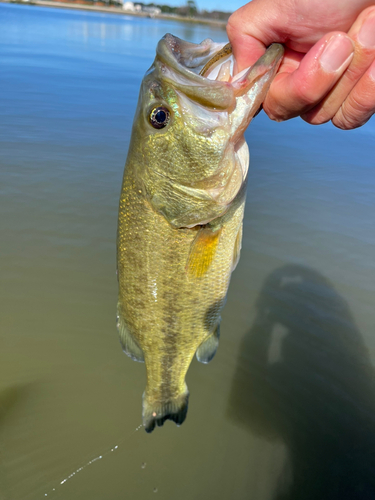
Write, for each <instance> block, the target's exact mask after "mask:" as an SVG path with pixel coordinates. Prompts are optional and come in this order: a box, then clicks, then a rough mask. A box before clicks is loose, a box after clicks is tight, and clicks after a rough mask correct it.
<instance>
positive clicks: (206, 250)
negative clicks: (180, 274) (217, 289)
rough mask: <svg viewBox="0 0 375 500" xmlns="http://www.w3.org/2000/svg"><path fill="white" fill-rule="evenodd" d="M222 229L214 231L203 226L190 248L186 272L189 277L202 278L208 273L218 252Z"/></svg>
mask: <svg viewBox="0 0 375 500" xmlns="http://www.w3.org/2000/svg"><path fill="white" fill-rule="evenodd" d="M220 234H221V229H219V230H217V231H213V230H212V228H211V227H209V226H202V227H201V228H200V229H199V230H198V233H197V235H196V237H195V238H194V241H193V243H192V245H191V248H190V253H189V257H188V261H187V264H186V272H187V274H188V275H189V276H192V277H195V278H200V277H202V276H204V275H205V274H206V272H207V271H208V269H209V267H210V265H211V263H212V260H213V258H214V255H215V253H216V250H217V246H218V243H219V239H220Z"/></svg>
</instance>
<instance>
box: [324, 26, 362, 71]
mask: <svg viewBox="0 0 375 500" xmlns="http://www.w3.org/2000/svg"><path fill="white" fill-rule="evenodd" d="M353 53H354V43H353V42H352V41H351V39H350V38H349V37H348V36H345V35H340V34H339V35H333V36H332V38H330V39H329V40H328V42H327V44H326V46H325V47H324V50H323V53H322V55H321V56H320V58H319V59H320V65H321V66H322V68H323V69H324V71H327V73H334V72H336V71H338V70H340V69H342V68H343V67H344V66H346V65H348V64H349V62H350V60H351V58H352V57H353Z"/></svg>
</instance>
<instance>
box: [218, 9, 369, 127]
mask: <svg viewBox="0 0 375 500" xmlns="http://www.w3.org/2000/svg"><path fill="white" fill-rule="evenodd" d="M227 32H228V38H229V41H230V42H231V44H232V48H233V53H234V56H235V59H236V62H237V70H238V71H241V70H242V69H243V68H245V67H247V66H249V65H250V64H252V63H253V62H254V61H255V60H257V59H258V58H259V57H260V55H262V54H263V52H264V50H265V48H266V47H267V46H268V45H270V44H271V43H273V42H280V43H283V44H284V45H285V47H286V51H285V56H284V60H283V62H282V64H281V66H280V69H279V72H278V75H277V76H276V78H275V79H274V81H273V83H272V85H271V87H270V90H269V92H268V94H267V97H266V100H265V102H264V104H263V108H264V110H265V112H266V113H267V114H268V116H269V117H270V118H272V119H274V120H278V121H282V120H287V119H289V118H293V117H295V116H301V117H302V118H303V119H304V120H305V121H307V122H309V123H312V124H321V123H325V122H327V121H329V120H332V122H333V124H334V125H336V126H337V127H339V128H342V129H351V128H356V127H359V126H361V125H363V124H364V123H365V122H366V121H367V120H368V119H369V118H370V117H371V116H372V115H373V114H374V112H375V1H374V0H253V1H252V2H250V3H249V4H247V5H245V6H244V7H241V8H240V9H239V10H237V11H236V12H235V13H234V14H232V16H231V17H230V18H229V21H228V26H227Z"/></svg>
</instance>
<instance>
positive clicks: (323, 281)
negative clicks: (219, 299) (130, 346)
mask: <svg viewBox="0 0 375 500" xmlns="http://www.w3.org/2000/svg"><path fill="white" fill-rule="evenodd" d="M167 32H171V33H173V34H175V35H177V36H179V37H181V38H183V39H187V40H190V41H193V42H200V41H202V40H203V39H204V38H207V37H210V38H213V39H214V40H215V41H225V40H226V35H225V31H224V30H220V29H214V28H210V27H208V26H201V25H193V24H182V23H177V22H173V21H162V20H151V19H144V18H137V17H130V16H115V15H110V14H99V13H93V12H84V11H70V10H65V9H64V10H60V9H48V8H42V7H36V6H25V5H8V4H0V64H1V73H0V96H1V98H0V213H1V216H0V231H1V233H0V234H1V244H0V272H1V274H0V276H1V282H0V304H1V320H0V340H1V350H0V499H1V500H3V499H6V500H8V499H16V500H19V499H25V500H26V499H27V500H29V499H30V500H34V499H35V500H36V499H41V498H61V499H69V500H72V499H77V500H78V499H79V500H86V499H87V500H102V499H103V498H110V499H111V500H117V499H120V498H137V499H140V500H143V499H146V498H150V497H152V498H155V495H161V496H163V498H165V499H167V500H169V499H176V498H179V499H180V500H184V499H186V500H191V499H193V498H194V499H201V498H217V499H218V500H221V499H223V500H224V499H225V500H227V499H228V498H236V499H237V500H242V499H250V498H251V499H256V500H266V499H267V500H268V499H276V500H310V499H311V500H312V499H314V500H316V499H318V498H319V499H324V500H328V499H329V500H332V499H333V500H338V499H340V500H342V499H346V498H348V499H349V498H350V499H353V498H355V499H366V500H367V499H370V498H371V499H372V498H374V495H375V484H374V477H375V459H374V452H373V450H374V449H375V448H374V446H375V420H374V419H375V417H374V415H375V394H374V391H375V375H374V373H375V372H374V362H375V341H374V327H375V308H374V299H375V260H374V254H375V227H374V206H375V175H374V169H375V158H374V140H375V120H374V119H372V120H370V122H369V123H367V124H366V125H365V126H363V127H361V128H360V129H358V130H354V131H346V132H343V131H340V130H337V129H335V128H334V127H333V126H331V125H329V124H328V125H324V126H319V127H313V126H310V125H308V124H306V123H304V122H303V121H302V120H300V119H295V120H291V121H289V122H286V123H282V124H279V123H273V122H271V121H270V120H269V119H268V118H267V117H266V116H265V115H264V114H260V115H259V116H258V117H257V118H256V119H255V120H254V122H253V123H252V124H251V125H250V127H249V129H248V131H247V133H246V137H247V140H248V143H249V147H250V153H251V164H250V172H249V188H248V202H247V206H246V214H245V221H244V241H243V249H242V256H241V261H240V264H239V265H238V267H237V269H236V271H235V273H234V275H233V278H232V282H231V287H230V291H229V295H228V301H227V305H226V306H225V309H224V311H223V322H222V327H221V332H222V338H221V340H220V348H219V351H218V354H217V356H216V357H215V359H214V360H213V361H212V363H210V364H209V365H208V366H202V365H200V364H199V363H196V362H194V363H193V364H192V366H191V368H190V370H189V373H188V379H187V382H188V385H189V389H190V393H191V399H190V408H189V414H188V418H187V420H186V422H185V423H184V424H183V426H181V428H177V427H176V426H175V425H174V424H172V423H171V422H167V423H166V424H165V426H164V427H163V428H162V429H157V430H156V431H155V432H154V433H153V434H152V435H150V436H149V435H146V434H145V433H144V431H143V430H142V429H141V430H139V431H135V429H136V428H137V427H138V426H139V425H140V423H141V395H142V392H143V390H144V385H145V374H144V366H143V365H141V364H137V363H134V362H132V361H131V360H130V359H129V358H127V357H126V356H124V355H123V353H122V352H121V348H120V346H119V343H118V339H117V333H116V329H115V308H116V296H117V283H116V277H115V234H116V223H117V204H118V197H119V191H120V185H121V178H122V172H123V165H124V162H125V158H126V153H127V147H128V144H129V138H130V131H131V125H132V120H133V115H134V111H135V107H136V103H137V96H138V92H139V86H140V82H141V79H142V77H143V74H144V73H145V71H146V70H147V69H148V67H149V66H150V65H151V63H152V60H153V58H154V52H155V46H156V44H157V42H158V40H159V39H160V38H161V37H162V36H163V35H164V34H165V33H167ZM115 445H119V448H118V449H115V450H114V451H113V452H112V451H111V449H113V447H114V446H115ZM99 456H103V459H98V460H95V461H94V462H92V463H91V464H89V462H90V461H92V460H93V459H95V458H96V457H99ZM87 464H89V465H87ZM142 464H146V465H142ZM86 465H87V466H86ZM81 467H84V468H83V469H82V470H80V471H79V472H77V473H76V474H75V475H73V476H71V477H70V478H69V479H68V480H67V481H66V482H64V483H63V484H61V482H62V481H63V480H64V479H66V478H67V477H69V476H70V475H71V474H72V473H73V472H75V471H77V470H78V469H80V468H81ZM155 489H157V491H156V492H155V493H154V490H155ZM46 494H47V497H46V496H45V495H46Z"/></svg>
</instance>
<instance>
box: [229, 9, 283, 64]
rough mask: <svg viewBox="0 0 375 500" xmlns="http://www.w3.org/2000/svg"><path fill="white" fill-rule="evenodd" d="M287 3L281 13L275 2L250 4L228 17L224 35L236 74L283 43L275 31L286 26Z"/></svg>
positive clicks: (280, 35)
mask: <svg viewBox="0 0 375 500" xmlns="http://www.w3.org/2000/svg"><path fill="white" fill-rule="evenodd" d="M286 3H287V0H286V1H285V2H284V8H283V9H280V8H279V7H278V6H277V5H278V2H277V1H275V0H261V1H259V0H253V1H252V2H250V3H248V4H247V5H244V6H243V7H241V8H240V9H238V10H237V11H236V12H234V13H233V14H232V15H231V16H230V18H229V20H228V24H227V35H228V39H229V41H230V43H231V45H232V50H233V55H234V58H235V60H236V65H237V67H236V70H237V72H239V71H242V70H243V69H244V68H246V67H248V66H250V65H251V64H253V63H254V62H255V61H256V60H258V59H259V57H260V56H261V55H263V53H264V52H265V49H266V47H268V46H269V45H270V44H271V43H273V42H281V43H283V42H284V41H285V39H286V36H285V35H284V36H283V35H282V34H281V33H280V29H278V27H280V26H283V25H285V24H287V16H286V14H285V12H286V10H287V9H285V5H286Z"/></svg>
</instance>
